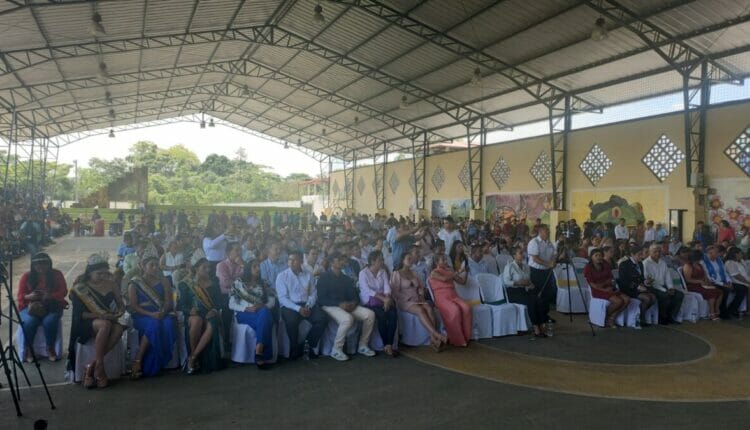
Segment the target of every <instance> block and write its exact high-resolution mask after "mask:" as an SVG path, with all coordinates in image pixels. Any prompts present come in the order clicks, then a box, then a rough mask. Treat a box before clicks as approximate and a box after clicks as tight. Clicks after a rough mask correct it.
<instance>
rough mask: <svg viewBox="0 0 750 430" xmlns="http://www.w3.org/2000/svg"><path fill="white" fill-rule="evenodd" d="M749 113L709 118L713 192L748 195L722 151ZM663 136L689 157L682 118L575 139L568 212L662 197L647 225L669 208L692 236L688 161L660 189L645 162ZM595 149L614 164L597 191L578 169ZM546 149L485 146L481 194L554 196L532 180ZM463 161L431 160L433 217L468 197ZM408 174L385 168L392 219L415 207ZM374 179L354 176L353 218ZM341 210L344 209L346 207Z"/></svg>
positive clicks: (407, 164)
mask: <svg viewBox="0 0 750 430" xmlns="http://www.w3.org/2000/svg"><path fill="white" fill-rule="evenodd" d="M749 111H750V103H743V104H734V105H727V106H723V107H718V108H714V109H712V110H710V111H709V113H708V117H707V127H706V130H707V139H706V142H707V143H706V181H707V183H708V185H709V186H710V185H711V180H712V179H719V178H721V179H727V178H733V179H735V180H737V181H739V183H740V184H747V186H748V188H750V178H748V177H747V175H745V174H744V173H743V172H742V171H741V170H740V169H739V168H738V167H737V166H736V165H735V164H734V163H733V162H732V161H731V160H730V159H729V158H728V157H727V156H726V155H724V150H725V148H726V147H727V146H728V145H729V144H730V142H731V141H733V140H734V139H735V138H736V137H737V136H738V135H739V134H740V133H741V132H742V130H743V129H744V128H745V127H746V126H747V125H748V124H749V123H750V115H748V112H749ZM662 134H666V135H667V136H668V137H669V138H670V139H671V140H672V141H673V142H674V143H675V144H676V145H677V146H678V147H679V148H680V149H681V150H682V151H683V152H684V151H685V139H684V128H683V116H682V114H673V115H668V116H661V117H655V118H648V119H643V120H638V121H629V122H625V123H620V124H613V125H607V126H600V127H593V128H588V129H583V130H577V131H574V132H572V133H571V134H570V136H569V148H568V178H567V180H568V182H567V186H568V196H567V207H568V209H569V210H570V211H571V212H572V213H585V208H580V207H571V206H572V204H573V203H574V198H573V196H574V194H575V193H581V194H585V193H591V194H592V195H595V196H597V197H599V196H603V195H606V194H612V193H618V192H619V193H622V194H626V193H629V195H637V194H638V193H641V194H642V195H644V196H647V197H644V199H647V198H650V199H652V201H654V199H656V198H657V197H658V198H663V204H662V205H661V206H659V205H657V204H656V203H655V204H653V205H651V206H652V207H651V208H645V210H644V213H645V214H646V216H647V218H652V219H654V220H655V221H665V222H666V221H667V218H668V214H667V210H668V209H670V208H673V209H688V212H687V213H686V217H685V219H684V222H685V225H686V227H687V228H686V230H687V229H691V226H692V224H693V222H694V219H695V213H694V208H695V203H694V197H693V190H692V189H691V188H688V187H687V186H686V179H685V168H686V162H685V161H683V162H682V163H680V165H679V166H678V167H677V169H676V170H675V171H674V172H672V174H671V175H670V176H669V177H668V178H667V179H666V180H665V181H664V182H660V181H659V180H658V179H657V177H656V176H655V175H653V174H652V173H651V172H650V170H649V169H648V168H647V167H646V165H645V164H644V163H643V162H642V161H641V160H642V159H643V157H644V155H645V154H646V153H647V152H648V150H649V149H650V148H651V146H652V145H653V144H654V143H655V142H656V140H657V139H658V138H659V137H660V136H661V135H662ZM595 143H596V144H598V145H599V146H600V147H601V148H602V149H603V150H604V152H605V153H607V155H608V156H609V158H610V159H611V160H612V161H613V166H612V167H611V169H610V170H609V171H608V172H607V174H606V175H605V176H604V177H603V178H602V179H601V181H599V183H598V184H597V185H596V186H594V185H592V184H591V182H589V180H588V179H587V178H586V177H585V176H584V174H583V172H582V171H581V169H580V167H579V165H580V164H581V161H582V160H583V159H584V157H585V156H586V154H587V152H588V151H589V150H590V149H591V147H592V146H593V145H594V144H595ZM543 150H544V151H548V150H549V139H548V137H547V136H542V137H536V138H530V139H523V140H519V141H514V142H508V143H501V144H496V145H489V146H487V147H486V148H485V152H484V164H483V175H482V180H483V192H484V194H485V195H487V194H497V193H522V192H540V191H545V190H546V191H550V190H551V184H546V186H545V187H544V188H541V187H539V185H538V184H537V183H536V181H535V180H534V179H533V177H532V176H531V174H530V173H529V170H530V168H531V165H532V163H533V162H534V160H536V158H537V157H538V155H539V153H540V152H541V151H543ZM686 156H687V154H686ZM500 157H503V158H505V160H506V161H507V162H508V164H509V165H510V169H511V174H510V179H509V180H508V182H507V183H506V184H505V186H504V187H503V188H502V189H499V188H498V187H497V185H496V184H495V182H494V181H493V180H492V177H491V174H490V172H491V170H492V167H493V166H494V165H495V163H496V162H497V160H498V159H499V158H500ZM466 161H467V153H466V151H457V152H452V153H448V154H440V155H434V156H430V157H428V158H427V160H426V176H425V192H426V198H425V209H426V210H427V211H428V212H429V210H430V202H431V201H432V200H434V199H462V198H463V199H466V198H469V192H468V191H466V190H464V188H463V186H462V185H461V182H460V181H459V180H458V174H459V172H460V170H461V168H462V167H463V165H464V164H465V163H466ZM438 166H440V167H441V168H442V169H443V171H444V172H445V176H446V181H445V184H444V185H443V187H442V188H441V190H440V191H439V192H438V191H437V190H436V188H435V186H434V185H433V183H432V176H433V174H434V172H435V169H437V168H438ZM411 171H412V161H411V160H403V161H398V162H392V163H390V164H388V166H387V168H386V173H385V181H386V192H385V194H386V198H385V204H386V211H387V212H393V213H395V214H396V215H400V214H403V215H407V214H409V211H410V206H412V207H413V202H414V194H413V191H412V190H411V188H410V187H409V177H410V176H411ZM394 173H395V174H396V176H397V177H398V179H399V183H400V184H399V187H398V189H397V191H396V193H393V192H392V190H391V188H390V185H389V182H390V178H391V175H393V174H394ZM359 175H362V177H363V178H365V182H366V185H367V186H366V190H365V192H364V193H363V195H360V194H359V191H358V190H357V188H356V184H357V182H358V181H359V180H358V177H359ZM332 178H333V180H338V182H339V186H340V187H341V189H342V192H343V188H344V185H343V184H344V175H343V172H341V171H338V172H333V174H332ZM373 179H374V174H373V167H372V166H366V167H362V168H359V169H357V171H356V173H355V210H356V212H361V213H374V212H375V211H376V202H375V194H374V192H373V189H372V182H373ZM655 196H657V197H655ZM661 196H663V197H661ZM342 206H344V205H343V202H342ZM412 209H413V208H412ZM579 221H580V220H579Z"/></svg>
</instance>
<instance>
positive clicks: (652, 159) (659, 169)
mask: <svg viewBox="0 0 750 430" xmlns="http://www.w3.org/2000/svg"><path fill="white" fill-rule="evenodd" d="M684 159H685V153H684V152H682V150H681V149H680V148H678V147H677V145H675V144H674V142H672V139H670V138H669V137H668V136H667V135H666V134H662V135H661V136H660V137H659V139H658V140H657V141H656V143H654V146H652V147H651V149H650V150H649V151H648V152H647V153H646V155H645V156H644V157H643V163H644V164H645V165H646V166H648V168H649V170H651V173H653V174H654V175H655V176H656V177H657V178H658V179H659V181H661V182H664V180H665V179H667V178H668V177H669V175H670V174H671V173H672V172H674V169H676V168H677V166H679V165H680V163H681V162H682V160H684Z"/></svg>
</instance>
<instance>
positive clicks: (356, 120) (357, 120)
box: [354, 115, 359, 125]
mask: <svg viewBox="0 0 750 430" xmlns="http://www.w3.org/2000/svg"><path fill="white" fill-rule="evenodd" d="M357 124H359V117H358V116H357V115H354V125H357Z"/></svg>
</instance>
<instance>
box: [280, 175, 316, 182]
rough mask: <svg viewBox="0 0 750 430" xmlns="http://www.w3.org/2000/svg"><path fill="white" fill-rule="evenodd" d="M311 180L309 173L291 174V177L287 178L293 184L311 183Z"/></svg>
mask: <svg viewBox="0 0 750 430" xmlns="http://www.w3.org/2000/svg"><path fill="white" fill-rule="evenodd" d="M310 179H312V176H310V175H308V174H307V173H290V174H289V176H287V177H286V180H287V181H292V182H302V181H309V180H310Z"/></svg>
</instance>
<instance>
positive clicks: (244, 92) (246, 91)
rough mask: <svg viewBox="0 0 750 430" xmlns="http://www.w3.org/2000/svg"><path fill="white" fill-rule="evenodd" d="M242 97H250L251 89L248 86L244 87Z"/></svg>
mask: <svg viewBox="0 0 750 430" xmlns="http://www.w3.org/2000/svg"><path fill="white" fill-rule="evenodd" d="M242 95H243V96H249V95H250V87H248V86H247V85H245V86H244V87H242Z"/></svg>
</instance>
